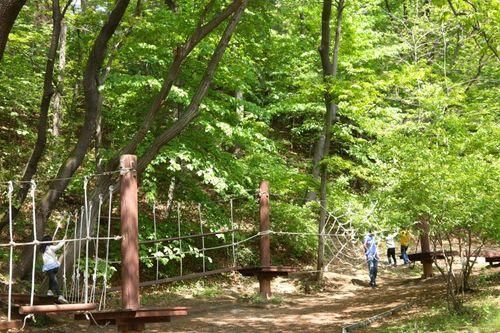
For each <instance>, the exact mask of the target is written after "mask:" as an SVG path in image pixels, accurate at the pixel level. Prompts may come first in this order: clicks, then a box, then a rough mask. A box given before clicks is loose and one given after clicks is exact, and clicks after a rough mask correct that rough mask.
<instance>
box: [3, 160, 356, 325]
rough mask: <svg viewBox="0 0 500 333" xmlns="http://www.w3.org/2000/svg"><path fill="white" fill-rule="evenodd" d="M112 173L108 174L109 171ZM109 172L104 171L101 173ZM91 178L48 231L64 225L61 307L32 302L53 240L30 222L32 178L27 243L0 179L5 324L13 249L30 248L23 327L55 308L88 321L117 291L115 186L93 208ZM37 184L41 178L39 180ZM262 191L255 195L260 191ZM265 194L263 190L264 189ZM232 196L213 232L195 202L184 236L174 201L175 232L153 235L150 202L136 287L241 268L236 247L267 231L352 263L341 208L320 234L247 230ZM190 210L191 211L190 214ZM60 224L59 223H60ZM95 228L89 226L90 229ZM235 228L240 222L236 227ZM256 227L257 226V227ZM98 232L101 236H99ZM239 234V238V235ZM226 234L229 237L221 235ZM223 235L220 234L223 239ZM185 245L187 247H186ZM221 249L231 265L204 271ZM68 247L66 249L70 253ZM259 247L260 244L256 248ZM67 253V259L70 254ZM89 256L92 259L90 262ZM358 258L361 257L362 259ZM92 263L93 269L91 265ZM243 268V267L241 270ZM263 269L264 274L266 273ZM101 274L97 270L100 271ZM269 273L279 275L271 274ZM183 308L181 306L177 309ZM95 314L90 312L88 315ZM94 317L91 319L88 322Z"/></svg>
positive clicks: (351, 240) (352, 242) (352, 235)
mask: <svg viewBox="0 0 500 333" xmlns="http://www.w3.org/2000/svg"><path fill="white" fill-rule="evenodd" d="M128 171H131V169H130V170H125V171H124V170H123V169H122V170H121V171H115V172H121V174H123V173H124V172H128ZM115 172H113V173H115ZM107 174H109V173H107ZM94 176H99V175H93V176H87V177H85V178H84V182H83V199H84V202H83V205H82V206H81V208H79V209H78V210H76V211H74V212H73V213H68V212H66V213H64V214H63V218H62V220H63V221H64V223H63V222H60V223H58V224H57V227H56V230H55V232H54V237H53V238H55V236H56V235H57V232H58V231H59V229H64V237H63V240H64V242H65V243H64V246H63V250H62V252H63V255H62V258H63V261H62V263H61V267H62V270H63V271H62V291H63V295H64V296H65V297H66V298H67V299H68V300H69V301H70V302H71V303H74V304H64V305H50V306H49V305H45V306H41V305H35V280H36V260H37V251H36V250H37V248H38V246H40V245H42V244H52V243H53V242H54V241H46V242H44V241H40V240H38V239H37V236H36V235H37V230H36V228H37V226H36V200H35V196H36V188H37V182H35V181H32V182H31V183H30V184H31V191H30V198H31V213H32V214H31V215H32V224H33V235H34V236H33V240H31V241H27V242H16V240H15V238H14V229H13V218H12V207H13V206H12V205H13V204H12V201H13V193H14V182H8V183H6V184H7V185H8V190H7V197H8V203H9V242H8V243H1V244H0V249H2V248H8V249H9V275H8V277H9V278H8V296H7V297H8V322H9V323H10V322H11V321H12V316H11V315H12V305H13V300H14V299H15V297H14V294H13V292H12V286H13V267H14V249H16V248H20V247H30V246H31V247H33V261H32V271H31V289H30V294H29V306H25V307H21V308H20V313H21V314H24V315H25V316H24V320H23V327H24V325H25V324H26V321H27V320H28V319H33V320H34V319H35V317H34V314H35V313H41V312H58V311H63V312H66V311H84V312H85V313H87V319H92V313H90V312H89V311H91V310H94V309H96V308H98V309H99V311H101V310H104V309H106V307H107V304H106V300H107V293H108V292H110V291H116V290H119V289H120V287H110V286H109V285H108V275H109V274H108V273H109V271H108V270H109V266H110V265H111V264H121V263H122V262H121V260H111V259H112V258H110V245H111V241H119V240H121V239H122V237H121V236H117V235H112V234H111V221H112V220H114V219H116V218H115V217H113V216H112V212H113V205H112V203H113V199H114V198H113V193H114V192H115V190H116V189H115V188H113V187H112V186H110V187H109V189H108V193H107V195H106V196H105V195H104V194H102V193H101V194H99V195H98V199H99V200H98V203H97V204H96V206H97V207H94V203H93V201H92V200H89V194H88V185H89V179H90V178H91V177H94ZM39 182H43V181H39ZM262 194H263V193H261V195H262ZM264 194H265V195H267V196H268V193H267V192H266V193H264ZM235 199H236V198H233V199H230V200H229V217H227V220H226V223H225V224H226V228H220V229H219V230H215V231H212V230H210V231H209V232H207V230H206V228H207V226H206V224H207V223H206V221H205V220H204V215H203V211H202V205H201V204H198V205H197V206H196V215H197V216H198V219H199V233H196V234H189V235H185V234H182V228H181V227H182V225H183V223H182V221H181V220H182V214H181V203H180V202H178V203H176V205H173V206H174V207H176V211H177V216H176V222H177V234H176V235H175V236H170V237H164V238H158V236H159V233H158V225H157V211H158V208H157V207H158V205H157V203H156V202H155V203H153V207H152V215H153V237H154V239H147V240H141V241H139V242H138V244H139V245H141V244H142V245H148V244H154V248H150V249H152V250H151V251H153V250H154V253H153V255H146V256H142V257H140V258H139V259H140V260H142V261H145V260H155V261H156V274H155V277H156V278H155V280H151V281H142V282H140V283H139V286H151V285H155V284H160V283H166V282H172V281H179V280H186V279H193V278H198V277H202V276H208V275H213V274H219V273H223V272H231V271H238V270H240V271H242V270H244V269H242V268H241V267H240V264H241V263H240V262H239V256H238V252H239V251H238V250H239V248H240V247H241V246H242V245H245V244H249V243H250V242H252V241H255V240H256V239H257V238H258V239H262V238H266V237H267V238H269V237H270V236H271V235H273V236H275V237H294V238H296V237H323V238H324V239H325V240H326V241H325V244H326V247H327V248H328V250H329V254H330V256H331V257H330V259H329V261H328V264H327V265H326V268H328V266H330V265H334V264H337V263H340V264H348V265H352V261H353V257H354V254H355V253H358V251H355V247H357V246H359V243H358V242H359V240H358V234H357V232H356V230H355V229H354V227H353V223H352V220H351V218H350V215H351V212H349V211H348V212H346V213H345V214H337V215H335V214H333V213H328V217H327V221H326V223H325V228H324V229H323V232H321V233H314V232H300V231H296V230H294V231H289V230H273V229H272V228H270V227H268V228H267V229H265V230H262V228H261V230H260V231H259V232H254V233H248V231H245V230H242V229H241V228H238V227H237V225H236V224H237V223H235V218H234V215H235V209H234V200H235ZM106 201H107V203H108V207H107V208H108V209H107V216H106V215H105V213H104V212H103V210H104V209H105V205H104V204H105V202H106ZM193 215H194V214H193V213H192V212H191V214H190V216H193ZM102 217H104V218H107V225H103V223H101V218H102ZM64 224H65V225H64ZM93 226H95V228H93ZM240 227H241V226H240ZM261 227H262V226H261ZM103 233H104V235H102V234H103ZM228 234H229V235H230V241H227V242H226V241H224V242H223V243H222V244H215V245H207V243H206V241H207V240H211V238H213V237H217V239H220V238H218V237H220V236H221V235H228ZM241 237H243V238H241ZM227 238H229V237H227ZM194 239H198V240H201V246H193V245H192V243H190V244H185V243H184V242H187V241H188V240H194ZM225 239H226V238H224V240H225ZM172 242H177V244H178V247H177V249H176V252H175V256H174V257H176V258H178V260H179V275H177V276H168V277H166V278H160V268H161V267H160V263H161V262H162V260H163V261H168V260H169V259H172V253H173V252H171V253H164V252H165V251H160V244H164V243H167V244H168V243H172ZM186 245H188V246H186ZM186 248H187V249H186ZM221 249H227V250H228V251H227V253H228V257H227V260H226V261H225V262H226V263H231V265H230V266H229V267H217V268H215V269H211V270H209V269H207V266H208V265H207V260H211V259H210V258H209V257H208V256H207V252H209V251H215V250H221ZM70 250H72V251H70ZM261 251H262V248H261ZM71 254H72V257H71ZM189 255H191V256H194V257H195V258H201V261H202V262H201V266H202V267H201V271H198V272H192V273H191V272H190V273H187V274H186V267H185V258H186V257H187V256H189ZM69 259H72V260H70V261H72V264H70V265H67V262H66V261H67V260H69ZM92 260H93V262H92ZM363 262H364V261H363ZM99 263H102V264H103V267H104V268H103V269H104V271H103V272H99V270H100V265H99ZM92 266H93V267H92ZM246 270H247V271H248V269H246ZM267 271H268V272H267ZM267 271H266V270H261V273H259V274H264V273H265V272H267V273H270V274H274V273H273V272H276V270H275V269H273V268H272V267H268V269H267ZM301 272H313V271H311V270H302V271H301ZM100 273H102V274H100ZM274 275H275V276H277V275H280V274H274ZM183 311H184V310H183ZM94 314H95V313H94ZM94 321H95V320H94Z"/></svg>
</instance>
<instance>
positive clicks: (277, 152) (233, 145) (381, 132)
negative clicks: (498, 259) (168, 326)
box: [0, 0, 500, 276]
mask: <svg viewBox="0 0 500 333" xmlns="http://www.w3.org/2000/svg"><path fill="white" fill-rule="evenodd" d="M208 2H209V1H208V0H205V1H201V2H200V1H194V0H189V1H177V5H178V10H177V11H176V12H173V11H171V10H170V9H169V8H168V6H166V5H165V4H164V2H162V1H152V2H148V1H142V2H140V3H142V7H141V8H140V9H141V10H140V11H139V12H140V13H139V14H140V15H137V14H136V13H137V12H136V8H135V4H136V3H134V4H131V5H130V6H129V8H128V11H127V14H126V16H125V18H124V19H123V21H122V22H121V25H120V28H119V29H118V30H117V32H116V34H115V35H114V36H113V38H112V40H111V41H110V48H109V49H108V52H107V59H106V61H107V64H108V65H110V72H109V75H108V76H107V77H106V80H105V81H104V82H103V85H102V86H101V87H100V90H101V92H102V94H103V105H102V143H101V146H100V147H99V150H98V152H97V151H94V150H93V151H89V152H88V153H87V155H86V159H85V162H84V163H83V165H82V166H81V167H80V169H79V173H78V174H77V175H76V176H75V177H74V178H75V179H73V180H72V182H71V183H70V185H69V187H68V189H67V191H66V193H65V196H64V202H63V203H61V205H60V206H58V207H57V209H61V210H64V209H66V208H68V207H72V206H74V203H75V202H80V201H81V200H80V198H81V196H82V193H81V186H82V178H83V176H82V175H85V174H93V173H96V165H97V164H98V162H99V161H97V159H103V160H104V161H106V160H108V159H109V158H110V157H112V156H114V155H115V154H116V153H117V152H118V151H120V149H122V148H123V147H124V145H125V143H126V142H128V140H129V139H130V138H132V137H133V135H134V134H135V133H136V132H137V130H138V128H139V126H140V124H141V123H142V121H143V118H144V116H145V114H146V113H147V111H148V110H149V108H150V107H151V105H152V103H153V101H154V98H155V96H156V94H157V93H158V92H159V90H160V87H161V85H162V83H163V80H164V78H165V75H166V73H167V71H168V68H169V66H170V64H171V62H172V59H173V57H172V55H173V53H174V50H175V48H176V46H177V45H179V43H182V42H184V41H185V40H186V39H187V38H188V36H189V35H190V34H191V33H192V32H193V29H194V27H195V26H196V24H197V22H198V20H199V19H200V15H201V12H200V11H201V8H203V6H202V5H204V4H206V3H208ZM228 3H229V1H215V2H214V6H213V8H212V10H210V11H209V13H208V18H210V17H213V15H216V13H217V12H218V11H220V9H221V8H222V7H223V6H225V5H227V4H228ZM450 3H451V4H452V5H453V7H450ZM48 4H49V3H41V2H28V4H26V6H25V8H24V9H23V11H22V12H21V14H20V16H19V18H18V20H17V21H16V24H15V26H14V28H13V30H12V33H11V34H10V36H9V43H8V47H7V50H6V52H5V55H4V58H3V60H2V62H1V63H0V144H1V145H2V150H1V151H0V180H2V181H3V180H10V179H18V178H19V176H20V174H21V173H22V170H23V167H24V165H25V163H26V161H27V160H28V158H29V155H30V152H31V151H30V147H32V146H33V144H34V142H35V139H36V126H35V125H34V124H36V121H37V119H38V109H39V105H40V99H41V94H42V88H43V82H42V79H43V74H44V68H45V62H46V59H45V54H46V51H47V48H48V45H49V41H50V30H51V29H50V28H51V27H50V22H51V19H50V7H49V6H48ZM112 5H113V2H112V1H103V0H91V1H90V0H89V1H87V6H88V9H87V10H82V9H81V8H79V7H78V6H72V7H70V9H69V11H68V13H67V16H66V18H65V21H66V23H67V24H68V37H67V52H66V54H67V55H66V67H65V69H64V70H63V73H61V74H64V75H63V77H64V81H63V82H56V83H58V84H59V83H61V85H62V88H63V121H62V126H61V135H60V136H59V137H54V136H53V135H51V134H49V137H48V143H47V149H46V152H45V155H44V157H43V159H42V160H41V162H40V164H39V166H38V170H39V173H38V174H37V176H36V178H38V179H41V178H43V179H46V178H51V177H54V176H55V175H56V173H57V170H58V169H59V166H60V163H61V161H63V159H64V158H65V157H66V156H67V153H68V151H70V150H71V149H72V147H73V145H74V142H75V138H76V137H77V135H78V133H79V132H80V130H81V126H82V123H83V120H84V116H85V111H84V97H83V92H82V85H81V80H82V72H83V69H84V68H85V65H86V58H87V55H88V52H89V50H90V47H91V45H92V43H93V39H94V38H95V36H96V35H97V33H98V31H99V30H100V29H101V26H102V24H103V22H104V20H105V17H106V15H107V13H108V12H109V10H110V9H111V7H112ZM499 17H500V15H499V6H498V3H497V2H495V1H490V0H488V1H478V0H474V1H467V2H457V1H431V2H429V1H428V2H426V5H423V2H422V1H414V0H412V1H392V0H391V1H380V0H370V1H359V0H356V1H349V2H348V5H347V6H346V8H345V12H344V19H343V22H342V35H341V39H340V50H339V70H338V76H337V78H336V79H335V80H333V81H332V82H324V81H323V79H322V75H321V64H320V59H319V55H318V52H317V48H318V46H319V43H320V38H321V36H320V29H321V4H320V2H317V1H299V0H283V1H267V0H257V1H251V2H250V5H249V7H248V9H247V11H246V13H245V15H244V16H243V20H242V21H241V23H240V24H239V26H238V28H237V30H236V33H235V35H234V36H233V37H232V39H231V43H230V45H229V47H228V49H227V51H226V53H225V54H224V57H223V59H222V62H221V64H220V66H219V68H218V70H217V71H216V74H215V78H214V81H213V82H212V84H211V85H210V89H209V93H208V94H207V96H206V97H205V98H204V100H203V101H202V105H201V107H200V115H199V116H198V117H197V118H196V119H195V121H194V122H193V123H191V124H190V125H189V126H188V127H187V128H186V129H185V130H184V131H183V132H182V133H181V134H180V135H179V136H177V137H176V138H174V139H173V140H172V141H170V142H169V143H168V145H166V146H165V147H163V148H162V149H161V150H160V151H159V153H158V154H157V155H156V156H155V158H154V160H153V161H152V163H150V164H149V165H148V166H147V168H146V170H145V171H144V172H143V173H142V174H141V175H140V180H141V189H140V195H141V210H140V228H141V230H140V234H141V236H140V237H141V239H152V238H154V237H158V238H162V237H163V238H166V237H174V236H177V234H178V231H177V224H176V222H177V215H176V208H175V207H174V208H172V209H171V211H170V212H168V213H165V212H163V213H161V214H163V215H161V214H160V215H161V216H159V217H158V230H157V233H156V235H155V234H154V230H153V222H152V221H153V216H152V213H151V211H152V207H151V206H152V203H153V202H156V203H165V202H167V201H168V200H170V199H169V194H170V193H169V188H170V185H171V184H172V183H174V184H175V188H174V190H173V197H174V202H175V203H180V204H182V207H181V217H182V220H183V221H185V222H184V223H183V224H182V227H181V228H182V230H181V233H182V234H189V233H198V232H199V216H198V215H197V214H198V213H197V207H198V204H200V205H201V207H202V209H201V210H202V220H203V223H204V226H203V227H204V230H205V231H207V232H209V231H215V230H219V229H220V228H231V221H230V218H229V216H230V213H229V208H228V200H229V199H230V198H235V207H236V211H237V215H238V217H237V220H238V224H239V226H240V227H242V228H243V229H244V230H245V232H247V233H241V234H238V235H237V236H236V237H237V240H243V239H245V237H247V236H248V235H249V234H250V233H251V232H253V231H255V230H257V222H256V221H257V217H256V214H257V203H256V201H255V193H256V191H257V189H258V186H259V183H260V182H261V181H262V180H268V181H269V182H270V187H271V194H272V195H271V208H272V211H271V221H272V222H271V223H272V229H273V230H275V231H288V232H305V233H314V232H316V230H317V216H318V206H317V205H315V204H314V203H312V204H311V203H309V204H307V205H305V204H304V198H305V197H306V194H307V192H308V191H311V190H314V191H318V188H319V181H318V180H317V179H315V178H314V177H313V176H312V175H311V165H312V162H311V160H312V156H313V153H314V145H315V143H316V142H317V141H318V138H319V135H320V134H321V131H322V128H323V117H324V113H325V106H324V92H325V91H326V90H328V92H330V93H331V94H332V96H333V97H334V101H335V103H337V104H338V107H339V109H338V121H337V122H336V123H335V124H334V126H332V129H331V131H332V145H331V154H330V155H329V156H327V157H326V158H325V159H324V160H323V161H322V163H323V165H325V166H326V167H327V170H328V172H329V184H328V209H329V210H330V211H333V212H335V214H336V215H341V214H343V213H349V218H350V220H351V221H352V222H353V224H354V226H355V227H356V228H357V229H358V230H359V231H363V230H364V229H366V228H369V227H373V226H374V225H376V226H378V227H380V228H385V227H387V228H391V229H393V228H394V227H397V226H399V227H404V226H411V225H413V223H414V222H415V221H418V220H419V219H421V218H422V217H423V216H425V217H426V218H428V219H429V220H430V222H431V226H432V228H433V230H436V231H454V230H457V229H470V230H473V232H474V234H475V235H476V236H477V237H483V238H489V239H491V240H494V241H499V240H500V224H499V223H498V221H499V220H500V216H499V215H500V212H499V208H498V207H500V198H499V193H500V191H498V183H499V180H500V179H499V177H500V175H499V166H500V165H499V159H498V147H499V145H500V142H499V138H500V133H499V129H498V114H499V111H500V110H499V106H498V102H497V99H498V95H499V92H500V91H499V86H498V78H499V76H500V73H499V71H500V67H499V66H498V55H497V53H498V51H497V49H498V45H497V38H495V37H496V36H498V32H499V30H498V29H499V27H500V24H499V22H498V21H499ZM332 26H333V25H332ZM223 29H224V28H223V26H221V27H219V28H218V29H216V30H215V31H214V32H212V33H211V34H210V35H209V36H208V37H207V38H206V39H204V40H203V42H202V43H200V45H199V46H198V47H197V48H195V49H194V50H193V53H192V54H191V55H190V56H189V58H188V59H186V61H185V62H184V64H183V67H182V72H181V74H180V77H179V79H178V80H176V82H175V84H174V87H173V88H172V91H171V93H170V94H169V96H168V98H167V99H166V101H165V102H164V103H163V104H162V108H161V110H160V111H159V114H158V115H157V118H156V119H155V124H154V126H152V128H151V129H150V130H149V131H148V133H147V137H146V140H145V142H143V143H142V144H141V145H139V147H138V148H137V150H136V152H135V153H136V154H137V155H139V156H141V155H142V154H143V153H145V151H146V150H147V147H148V145H149V144H151V142H153V140H154V139H155V138H156V137H157V136H158V135H159V134H160V133H162V132H163V131H164V130H165V129H166V128H168V127H169V126H171V125H172V124H173V123H174V121H175V120H176V119H177V118H178V117H179V115H181V114H182V113H183V112H185V110H186V106H187V105H188V104H189V102H190V100H191V98H192V96H193V95H194V94H195V92H196V89H197V87H198V83H199V81H200V79H201V77H202V75H203V73H204V71H205V68H206V64H207V62H208V60H209V58H210V56H211V54H212V52H213V50H214V49H215V46H216V44H217V42H218V39H219V37H220V35H221V33H222V30H223ZM57 74H59V73H57ZM58 80H59V78H56V81H58ZM240 96H241V98H240ZM51 115H52V109H51ZM49 185H50V184H49V183H43V182H42V183H41V184H39V186H40V187H39V189H38V191H39V193H42V192H43V191H44V190H47V189H48V188H49ZM0 191H1V196H2V202H1V204H2V207H5V200H4V198H5V191H6V190H5V188H4V187H1V188H0ZM71 209H73V208H71ZM29 213H30V209H29V207H28V205H25V206H24V207H23V209H22V211H21V215H20V218H19V219H18V221H17V222H16V228H17V229H18V230H19V234H20V236H19V237H20V238H22V237H24V236H23V235H24V234H27V233H25V232H24V231H25V229H26V228H30V222H29V221H30V218H31V217H30V215H29ZM367 216H369V217H368V218H367ZM50 224H52V222H50ZM50 227H51V226H49V228H50ZM226 241H227V239H226ZM220 243H222V239H219V238H215V239H210V240H207V246H215V245H218V244H220ZM113 246H114V247H113V248H112V249H111V254H112V256H113V257H115V258H116V257H118V256H119V253H120V251H119V248H118V247H117V246H115V245H113ZM199 247H200V244H198V243H196V241H189V242H188V241H185V242H183V243H182V248H181V246H180V243H179V242H171V243H169V244H165V245H164V244H161V245H159V246H158V248H157V247H156V246H141V248H140V251H141V258H143V259H142V266H141V269H142V271H141V273H142V274H145V275H148V276H152V275H154V273H155V272H154V270H155V266H156V259H155V258H149V257H154V255H155V254H156V255H158V254H161V255H162V258H161V259H160V265H161V274H162V276H167V275H171V274H175V273H176V272H177V270H178V263H179V261H180V258H181V257H182V258H183V260H185V262H186V264H187V265H188V266H189V267H190V268H191V269H193V270H196V269H197V268H199V267H200V262H201V257H200V256H201V253H199V251H197V250H196V248H199ZM315 247H316V238H315V237H314V236H305V237H304V236H300V237H299V236H290V235H275V236H273V260H276V263H283V264H289V263H290V262H291V261H293V262H299V261H300V262H302V263H305V264H311V263H312V261H313V260H314V256H315V253H316V248H315ZM186 251H191V252H193V255H182V254H181V252H186ZM256 251H257V250H256V247H255V244H245V245H242V246H240V247H239V248H238V255H239V257H238V262H239V263H241V264H251V263H256V262H257V260H258V255H257V254H256ZM2 256H3V253H2ZM207 256H209V257H206V258H205V259H206V260H207V264H208V265H212V266H211V267H217V265H218V264H219V261H218V260H222V258H223V257H225V258H226V260H227V253H223V252H217V253H210V254H209V255H208V254H207ZM210 261H212V262H210ZM99 271H101V268H99Z"/></svg>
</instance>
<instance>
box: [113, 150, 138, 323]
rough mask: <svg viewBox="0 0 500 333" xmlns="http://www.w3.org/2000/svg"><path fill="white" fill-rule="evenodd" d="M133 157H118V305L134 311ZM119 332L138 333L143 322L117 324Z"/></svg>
mask: <svg viewBox="0 0 500 333" xmlns="http://www.w3.org/2000/svg"><path fill="white" fill-rule="evenodd" d="M136 166H137V156H135V155H123V156H121V157H120V169H121V182H120V199H121V205H120V212H121V234H122V237H123V238H122V242H121V254H122V276H121V278H122V281H121V287H122V305H123V308H124V309H131V310H137V309H139V307H140V302H139V243H138V242H139V223H138V204H137V172H136V170H135V168H136ZM118 330H119V331H120V332H123V333H132V332H142V331H143V330H144V324H125V325H119V324H118Z"/></svg>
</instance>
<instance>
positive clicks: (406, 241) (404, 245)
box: [399, 230, 411, 265]
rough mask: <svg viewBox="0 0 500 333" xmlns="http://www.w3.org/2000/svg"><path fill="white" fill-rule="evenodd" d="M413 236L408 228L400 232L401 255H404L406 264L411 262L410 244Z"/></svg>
mask: <svg viewBox="0 0 500 333" xmlns="http://www.w3.org/2000/svg"><path fill="white" fill-rule="evenodd" d="M410 241H411V236H410V233H409V232H408V230H403V231H401V233H400V234H399V243H400V244H401V256H402V257H403V263H404V265H408V264H409V263H410V259H409V258H408V253H407V252H408V247H409V246H410Z"/></svg>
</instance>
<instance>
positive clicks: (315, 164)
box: [306, 134, 325, 202]
mask: <svg viewBox="0 0 500 333" xmlns="http://www.w3.org/2000/svg"><path fill="white" fill-rule="evenodd" d="M324 145H325V135H324V134H321V135H320V137H319V139H318V141H317V142H316V143H315V144H314V155H313V160H312V172H311V174H312V176H313V178H314V180H319V179H320V177H319V176H320V172H319V162H320V161H321V159H322V158H323V150H324V148H323V147H324ZM317 198H318V193H317V192H316V190H312V191H309V192H308V193H307V195H306V202H309V201H314V200H316V199H317Z"/></svg>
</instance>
